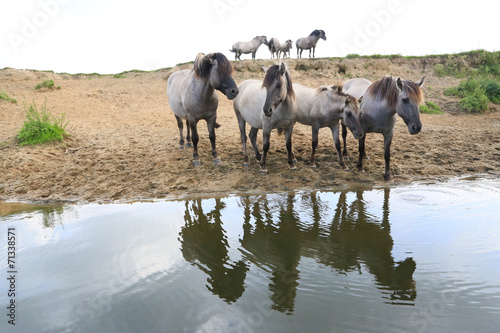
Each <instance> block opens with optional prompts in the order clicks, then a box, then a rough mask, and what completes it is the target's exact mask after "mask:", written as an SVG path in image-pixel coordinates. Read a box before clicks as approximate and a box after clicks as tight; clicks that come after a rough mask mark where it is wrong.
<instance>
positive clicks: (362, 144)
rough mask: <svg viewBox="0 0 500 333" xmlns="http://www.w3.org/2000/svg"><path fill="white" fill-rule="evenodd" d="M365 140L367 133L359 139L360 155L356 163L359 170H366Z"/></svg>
mask: <svg viewBox="0 0 500 333" xmlns="http://www.w3.org/2000/svg"><path fill="white" fill-rule="evenodd" d="M365 140H366V134H365V135H363V137H361V138H360V139H359V156H358V163H357V164H356V166H357V167H358V171H359V172H365V171H364V170H363V155H364V154H365Z"/></svg>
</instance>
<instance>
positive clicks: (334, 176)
mask: <svg viewBox="0 0 500 333" xmlns="http://www.w3.org/2000/svg"><path fill="white" fill-rule="evenodd" d="M440 61H441V60H440V59H439V58H414V59H405V58H394V59H387V58H386V59H370V58H354V59H315V60H306V59H301V60H297V59H290V60H287V61H286V63H287V64H288V65H289V66H290V68H291V74H292V78H293V81H294V82H297V83H301V84H304V85H307V86H311V87H317V86H320V85H325V84H332V83H338V82H343V81H345V80H346V79H348V78H350V77H358V76H359V77H366V78H368V79H370V80H376V79H379V78H381V77H383V76H384V75H388V74H389V75H394V76H400V77H402V78H405V79H411V80H415V81H416V80H420V78H421V77H422V76H424V75H425V76H426V82H425V88H424V91H425V94H426V100H427V101H432V102H434V103H436V104H437V105H439V106H440V107H441V108H442V109H443V110H444V111H445V114H443V115H422V123H423V130H422V132H421V133H420V134H418V135H416V136H411V135H410V134H409V133H408V130H407V128H406V126H405V125H404V123H403V121H402V120H401V119H398V122H397V124H396V129H395V135H394V140H393V144H392V155H391V172H392V174H393V178H394V182H395V183H396V184H398V183H406V182H411V181H414V180H419V179H427V178H432V179H443V178H446V177H450V176H457V175H465V174H485V173H486V174H493V175H496V176H499V175H500V172H499V170H500V112H496V111H497V107H496V106H495V105H491V110H492V111H495V112H487V113H485V114H482V115H466V114H462V113H460V112H459V111H458V104H457V99H455V98H453V97H446V96H444V95H443V90H444V89H445V88H447V87H450V86H452V85H456V84H458V82H459V80H458V79H456V78H453V77H437V76H435V75H434V71H433V67H434V66H435V65H436V64H437V63H439V62H440ZM272 63H273V62H272V61H270V60H263V61H256V62H253V61H250V60H246V61H241V62H238V63H234V67H235V72H234V75H233V77H234V78H235V81H236V82H237V83H240V82H241V81H243V80H246V79H250V78H257V79H262V78H263V76H264V74H263V72H262V71H261V65H270V64H272ZM191 66H192V65H191V64H185V65H182V66H180V67H177V68H174V69H169V70H160V71H157V72H147V73H145V72H129V73H124V75H123V76H125V77H121V78H115V77H114V76H112V75H111V76H99V75H68V74H55V73H52V72H37V71H29V70H14V69H3V70H0V87H1V88H0V91H5V92H6V93H7V94H8V95H9V96H10V97H11V98H15V99H17V100H18V103H17V104H13V103H10V102H6V101H0V200H18V201H103V202H105V201H112V200H136V199H149V198H163V197H175V196H183V195H190V194H215V193H217V194H220V193H229V192H238V191H286V190H292V189H332V188H333V189H335V188H338V187H345V186H350V185H352V184H362V185H363V186H373V185H384V184H385V182H384V181H383V177H382V173H383V170H384V159H383V147H382V146H383V143H382V136H381V135H379V134H368V136H367V150H368V154H369V156H370V157H371V159H370V160H368V161H366V162H365V170H366V172H365V173H359V172H357V171H356V166H355V165H356V159H357V142H356V141H355V140H354V138H353V137H352V134H349V136H348V148H349V153H350V156H351V159H350V160H349V161H348V162H347V164H348V166H349V167H350V169H351V171H350V172H345V171H343V170H342V169H341V167H340V165H339V163H338V161H337V158H336V153H335V149H334V146H333V140H332V137H331V133H330V132H329V130H327V129H322V130H321V131H320V137H319V146H318V149H317V152H316V160H317V164H318V168H317V169H311V168H310V167H309V155H310V152H311V133H310V128H309V127H306V126H303V125H300V124H298V125H296V128H295V129H294V137H293V144H294V151H295V154H296V157H297V160H298V164H297V170H295V171H291V170H288V165H287V162H286V149H285V143H284V138H283V137H281V136H278V135H277V133H276V132H273V133H272V136H271V150H270V155H269V159H268V169H269V174H268V175H260V174H259V166H258V163H257V162H255V161H252V162H251V166H250V168H248V169H245V168H244V167H243V156H242V153H241V143H240V134H239V130H238V126H237V121H236V117H235V115H234V111H233V108H232V101H228V100H227V99H226V98H225V97H224V96H223V95H221V94H220V96H219V97H220V98H219V101H220V103H219V110H218V123H220V124H221V125H222V126H221V127H220V128H219V129H218V130H217V131H216V134H217V148H218V152H219V155H220V157H221V159H222V161H223V163H222V164H221V165H217V166H214V165H212V163H211V155H210V143H209V140H208V133H207V131H206V125H205V123H204V122H200V123H199V128H200V135H201V138H200V144H199V152H200V158H201V161H202V166H201V167H198V168H195V167H194V166H193V165H192V163H191V159H192V151H191V150H190V149H185V150H179V148H178V146H179V145H178V140H179V137H178V136H179V134H178V129H177V124H176V121H175V119H174V116H173V113H172V111H171V110H170V108H169V106H168V101H167V96H166V80H165V79H166V77H168V75H169V74H170V73H171V72H173V71H175V70H178V69H180V68H191ZM44 79H53V80H54V81H55V83H56V86H61V89H59V90H53V91H45V92H37V91H35V90H34V87H35V85H36V84H37V83H40V82H41V81H42V80H44ZM23 101H26V102H28V103H31V102H33V101H35V102H36V103H37V105H40V104H43V103H44V101H46V104H47V106H48V107H50V108H52V110H53V112H54V113H65V114H66V120H68V121H69V124H68V126H67V128H66V130H67V132H68V133H69V134H70V137H69V138H68V139H67V140H65V142H64V143H63V144H49V145H42V146H35V147H20V146H19V145H17V144H16V141H15V137H16V134H17V132H18V131H19V129H20V128H21V127H22V124H23V122H24V110H23V107H22V104H23ZM259 142H261V140H260V139H259ZM250 156H253V155H252V153H251V155H250Z"/></svg>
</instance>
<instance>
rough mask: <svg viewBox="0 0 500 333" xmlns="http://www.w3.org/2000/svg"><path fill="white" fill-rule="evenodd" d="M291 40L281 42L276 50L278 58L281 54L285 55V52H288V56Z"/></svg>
mask: <svg viewBox="0 0 500 333" xmlns="http://www.w3.org/2000/svg"><path fill="white" fill-rule="evenodd" d="M292 44H293V42H292V40H291V39H288V40H287V41H286V42H284V43H281V44H280V47H279V50H278V59H279V58H280V56H281V54H283V56H282V58H285V57H286V54H287V53H288V58H290V50H291V49H292Z"/></svg>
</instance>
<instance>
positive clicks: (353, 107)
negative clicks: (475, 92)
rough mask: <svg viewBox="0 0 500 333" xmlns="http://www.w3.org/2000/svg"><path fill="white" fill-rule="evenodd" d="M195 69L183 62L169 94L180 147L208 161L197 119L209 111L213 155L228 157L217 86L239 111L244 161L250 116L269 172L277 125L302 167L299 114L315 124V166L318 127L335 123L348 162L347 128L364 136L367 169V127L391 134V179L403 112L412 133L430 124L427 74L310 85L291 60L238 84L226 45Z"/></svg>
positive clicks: (388, 177)
mask: <svg viewBox="0 0 500 333" xmlns="http://www.w3.org/2000/svg"><path fill="white" fill-rule="evenodd" d="M193 67H194V68H193V69H192V70H181V71H178V72H175V73H173V74H172V75H170V77H169V78H168V81H167V94H168V101H169V104H170V107H171V109H172V111H173V112H174V114H175V118H176V119H177V124H178V128H179V133H180V148H181V149H183V148H184V147H185V145H186V146H188V147H191V141H192V147H193V164H194V165H195V166H199V165H200V159H199V155H198V141H199V136H198V130H197V123H198V121H199V120H201V119H205V120H206V121H207V125H208V132H209V138H210V142H211V146H212V156H213V163H214V164H219V163H221V160H220V158H219V157H218V155H217V150H216V144H215V128H216V127H218V124H217V123H216V115H217V106H218V98H217V94H216V92H215V90H218V91H220V92H222V93H223V94H224V95H225V96H226V97H227V98H228V99H229V100H234V102H233V107H234V111H235V114H236V118H237V119H238V125H239V129H240V133H241V144H242V148H243V154H244V165H245V166H246V167H248V166H249V162H248V154H247V148H246V143H247V131H246V124H248V125H249V126H250V131H249V134H248V136H249V138H250V142H251V144H252V147H253V150H254V155H255V158H256V159H257V161H258V162H259V164H260V172H261V173H267V168H266V157H267V154H268V151H269V147H270V134H271V131H272V130H273V129H278V131H279V132H283V131H284V133H285V139H286V149H287V153H288V154H287V155H288V164H289V168H290V169H295V168H296V166H295V165H296V163H297V160H296V159H295V156H294V153H293V150H292V132H293V127H294V124H295V123H296V122H299V123H302V124H305V125H309V126H311V128H312V152H311V158H310V165H311V167H313V168H314V167H316V165H315V161H314V152H315V149H316V147H317V145H318V131H319V129H320V128H323V127H328V128H330V129H331V131H332V136H333V139H334V142H335V148H336V150H337V155H338V159H339V162H340V165H341V167H342V168H343V169H344V170H348V168H347V166H346V164H345V162H344V158H345V157H346V156H348V154H347V147H346V136H347V128H349V130H350V131H351V132H352V134H353V136H354V137H355V138H356V139H358V140H359V158H358V162H357V168H358V171H360V172H363V158H366V153H365V138H366V133H381V134H382V135H383V136H384V150H385V153H384V159H385V173H384V179H385V180H386V181H389V180H391V175H390V168H389V166H390V147H391V142H392V137H393V129H394V125H395V122H396V118H397V115H399V116H400V117H401V118H403V120H404V122H405V123H406V125H407V126H408V131H409V132H410V134H417V133H419V132H420V130H421V129H422V123H421V122H420V112H419V105H420V104H421V103H423V91H422V89H421V87H422V85H423V83H424V78H422V79H421V80H420V81H419V82H413V81H410V80H402V79H400V78H397V79H396V78H393V77H392V76H386V77H384V78H382V79H380V80H377V81H375V82H371V81H369V80H367V79H363V78H355V79H350V80H348V81H346V82H344V84H343V85H333V86H321V87H318V88H310V87H305V86H303V85H300V84H296V83H292V77H291V74H290V71H289V69H288V68H287V66H286V65H285V64H284V63H280V64H278V65H273V66H271V67H269V68H265V67H264V70H265V72H266V74H265V77H264V80H263V81H260V80H245V81H243V82H241V83H240V84H239V85H238V86H237V85H236V83H235V81H234V79H233V78H232V70H233V68H232V65H231V63H230V62H229V60H228V59H227V58H226V57H225V56H224V55H223V54H222V53H210V54H206V55H205V54H203V53H200V54H198V56H197V57H196V59H195V61H194V66H193ZM183 119H184V120H185V121H186V126H187V137H186V139H187V143H186V142H185V140H184V135H183V121H182V120H183ZM340 126H342V137H343V142H344V149H343V151H341V144H340V138H339V132H340V129H339V127H340ZM260 129H261V130H262V135H263V147H262V153H261V152H260V150H259V147H258V146H257V135H258V131H259V130H260Z"/></svg>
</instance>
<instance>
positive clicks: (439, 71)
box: [434, 64, 446, 77]
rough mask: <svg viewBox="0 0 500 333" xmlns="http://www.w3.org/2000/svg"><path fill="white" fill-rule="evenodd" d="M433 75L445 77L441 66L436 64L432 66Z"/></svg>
mask: <svg viewBox="0 0 500 333" xmlns="http://www.w3.org/2000/svg"><path fill="white" fill-rule="evenodd" d="M434 74H436V75H437V76H439V77H442V76H446V71H445V69H444V65H443V64H437V65H436V66H434Z"/></svg>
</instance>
